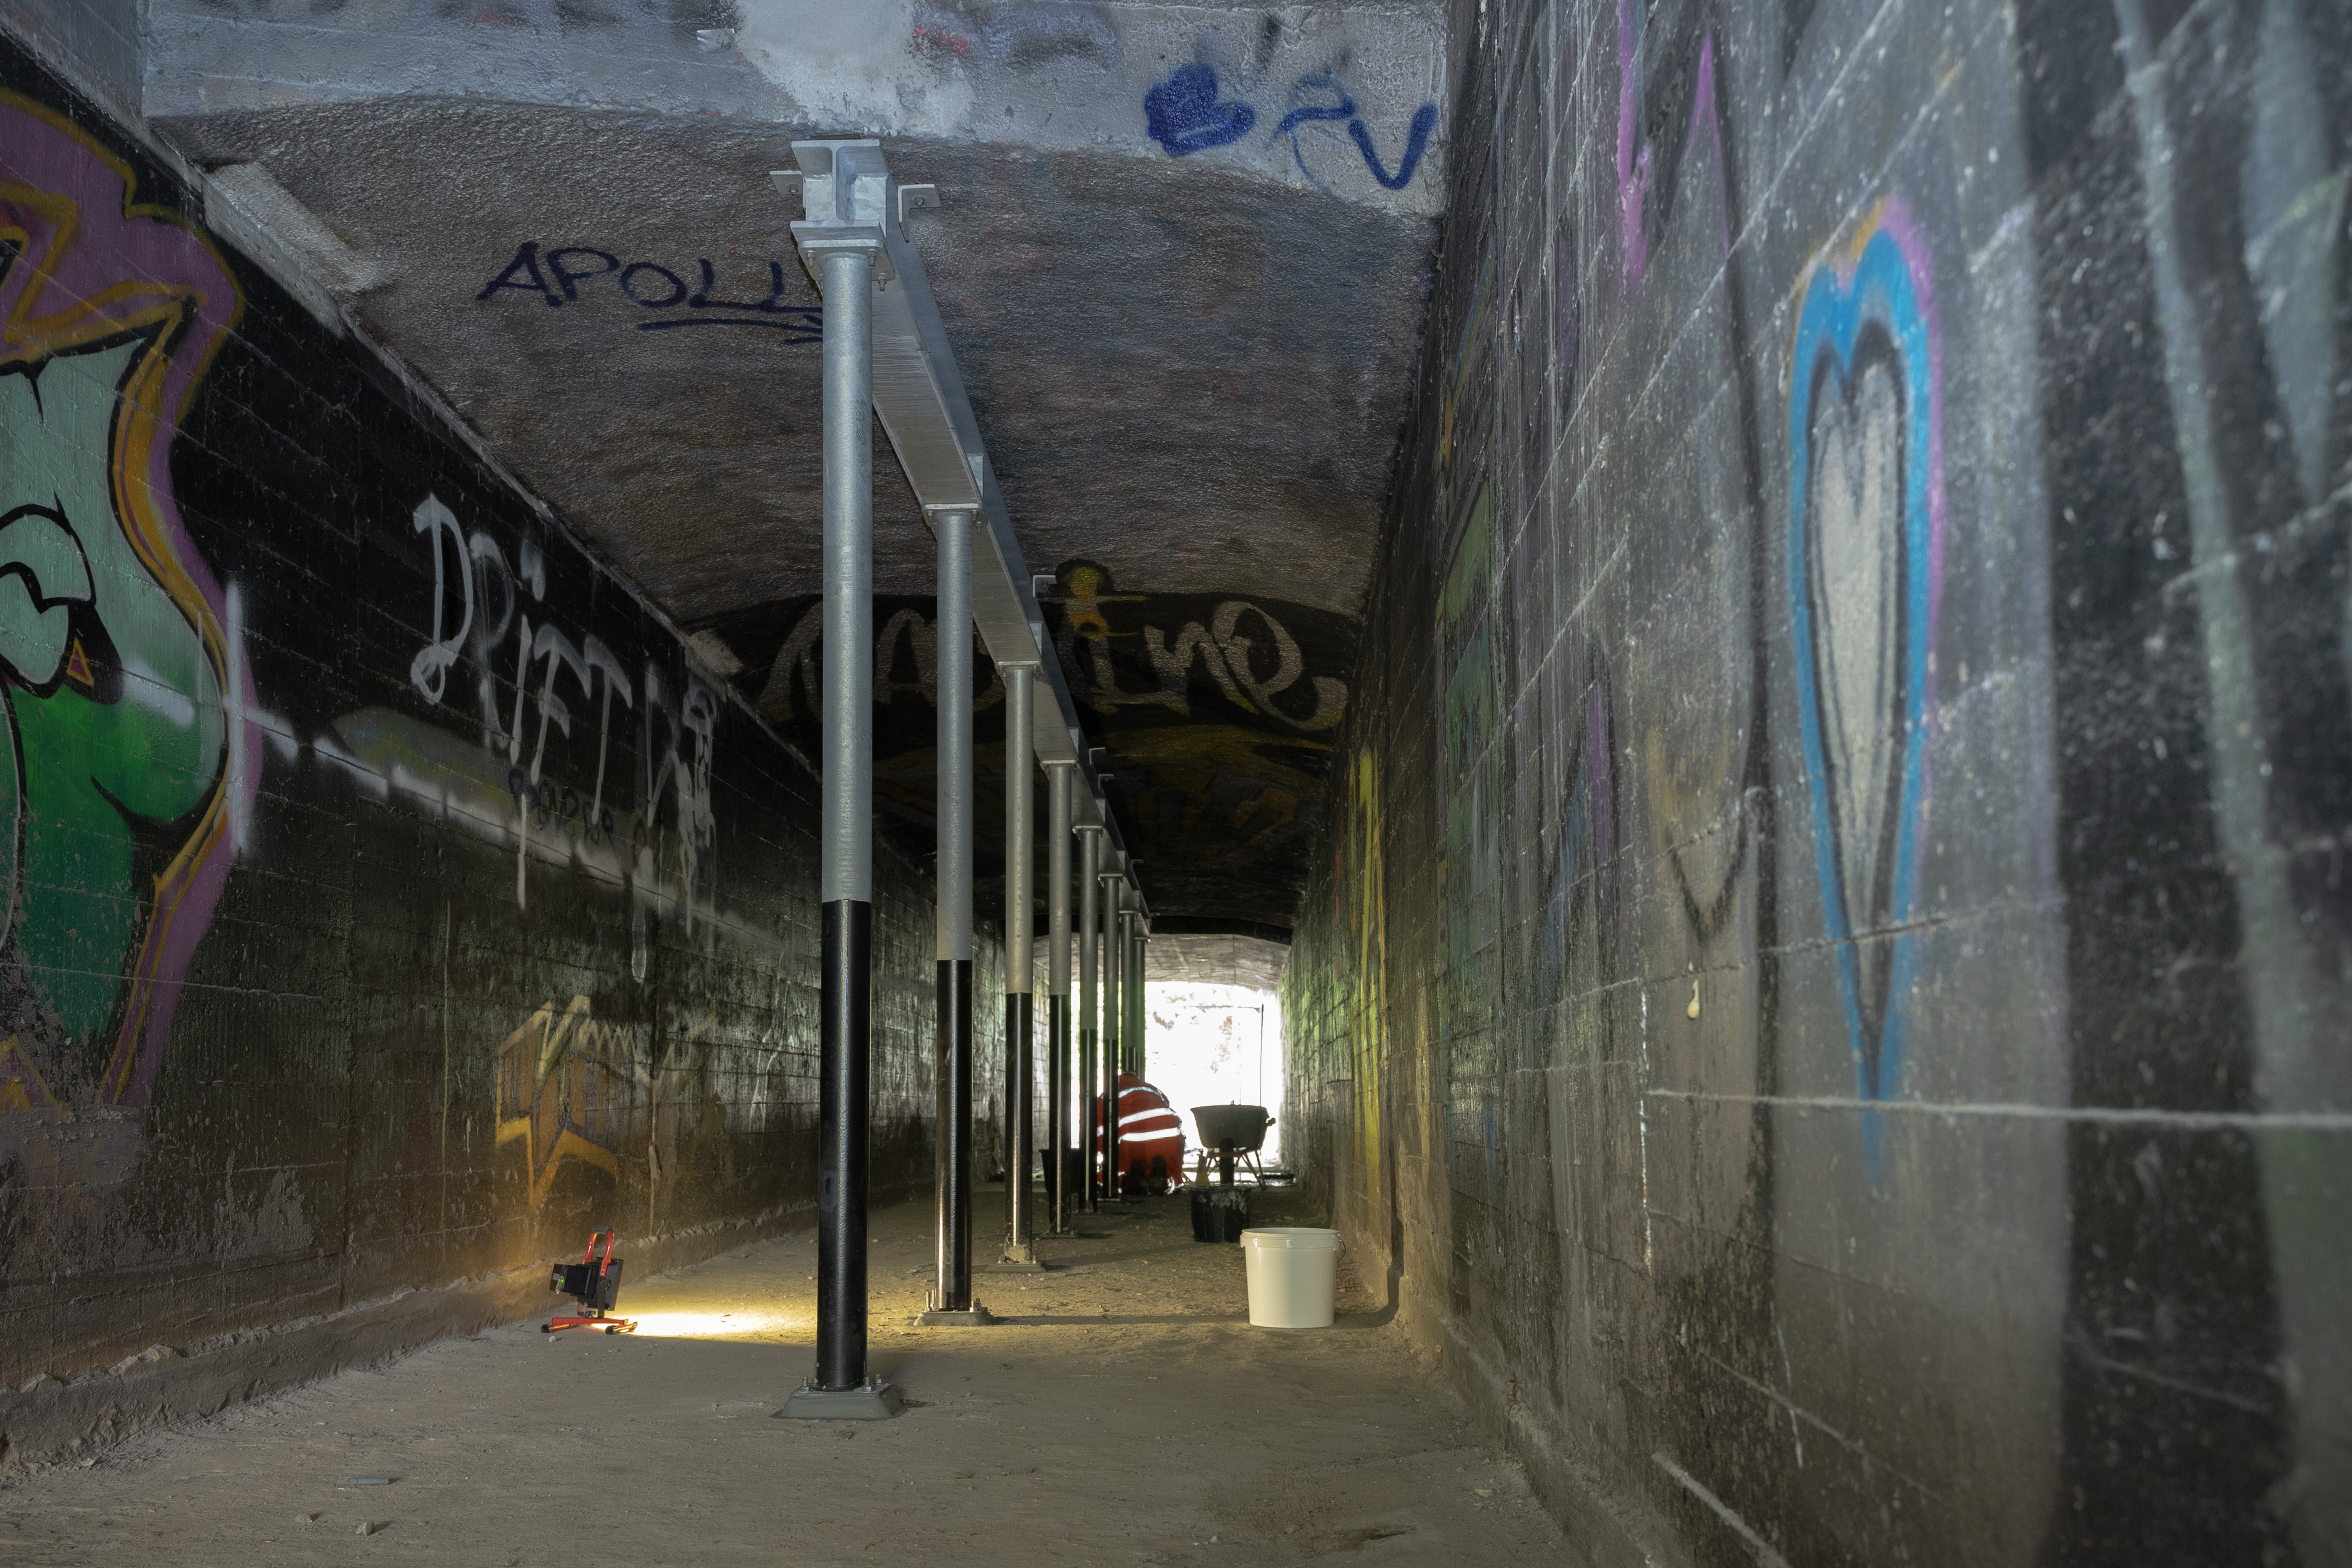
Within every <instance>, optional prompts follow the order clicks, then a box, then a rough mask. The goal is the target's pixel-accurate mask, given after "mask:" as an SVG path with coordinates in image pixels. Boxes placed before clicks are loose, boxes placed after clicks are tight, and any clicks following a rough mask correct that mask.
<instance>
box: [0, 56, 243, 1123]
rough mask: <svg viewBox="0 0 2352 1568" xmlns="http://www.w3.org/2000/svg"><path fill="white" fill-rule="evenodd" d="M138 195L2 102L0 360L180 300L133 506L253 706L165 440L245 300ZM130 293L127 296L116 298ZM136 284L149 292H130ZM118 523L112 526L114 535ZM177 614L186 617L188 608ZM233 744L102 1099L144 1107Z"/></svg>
mask: <svg viewBox="0 0 2352 1568" xmlns="http://www.w3.org/2000/svg"><path fill="white" fill-rule="evenodd" d="M136 184H137V180H136V176H135V175H133V174H131V170H130V167H129V166H128V165H127V164H126V163H122V162H121V161H120V160H118V159H116V158H114V157H113V156H112V155H110V153H106V152H105V151H104V150H103V149H101V148H100V147H99V146H98V145H97V144H96V143H95V142H91V141H90V140H89V139H88V138H86V137H84V136H83V135H82V134H81V133H80V132H78V131H76V130H75V129H74V128H73V127H72V126H71V125H69V124H68V123H67V122H66V121H63V120H61V119H59V118H58V117H57V116H55V115H53V114H52V113H51V112H50V111H48V110H46V109H45V108H43V107H42V106H41V105H39V104H37V103H36V102H33V101H32V100H27V99H25V98H22V97H20V96H18V95H16V94H14V93H0V214H5V217H6V219H7V220H8V221H9V222H10V223H11V224H12V225H13V226H16V227H18V228H19V229H21V230H22V231H23V232H24V233H25V234H26V236H27V237H28V239H29V240H30V241H31V243H28V244H27V245H26V247H24V249H23V251H22V252H21V253H20V254H19V255H18V256H17V257H16V258H15V260H14V261H13V263H12V264H11V265H10V266H9V267H8V268H6V270H5V273H0V323H5V324H0V363H14V362H16V361H17V360H20V359H25V358H46V357H47V355H48V354H49V353H51V352H53V350H54V349H55V347H57V346H58V344H57V343H56V342H53V341H52V340H53V338H54V337H57V336H62V335H65V334H69V333H79V332H84V331H88V330H89V325H90V324H92V323H96V324H99V326H100V330H103V328H104V327H105V326H107V325H112V324H117V323H120V324H122V325H130V324H131V323H133V322H135V321H137V320H138V319H139V318H140V317H142V316H144V315H148V314H151V313H152V312H153V311H155V310H158V309H159V307H164V306H165V302H167V301H173V300H176V301H178V302H179V308H180V309H181V310H183V311H184V321H185V323H186V328H185V330H184V331H179V332H174V333H172V334H170V335H169V336H167V338H165V339H163V340H160V341H159V342H158V345H157V347H156V348H155V349H154V350H152V351H151V353H161V354H163V356H164V368H163V377H162V384H161V387H160V390H159V394H158V395H157V396H156V399H155V402H154V405H152V407H151V408H149V409H147V410H146V411H145V412H146V413H147V415H148V416H150V417H151V418H152V432H151V433H149V435H148V438H147V449H146V452H145V454H144V458H145V461H144V463H143V470H144V471H143V474H142V481H143V488H144V491H145V495H144V497H143V500H144V501H145V504H146V506H147V507H148V508H149V509H152V519H153V521H154V522H155V523H157V524H158V525H159V526H160V529H161V531H162V533H163V538H164V540H165V541H166V542H168V544H169V547H170V552H171V562H170V564H171V565H172V566H173V567H175V568H176V569H177V570H178V572H179V573H180V574H182V575H183V576H184V578H185V580H186V582H187V584H188V585H189V587H190V588H191V589H192V590H193V591H194V594H195V595H196V597H197V598H198V599H199V600H200V601H201V603H202V605H203V607H204V610H205V619H206V620H207V621H208V622H209V625H208V626H207V625H201V624H200V625H199V626H198V627H197V628H196V629H197V631H198V634H199V637H200V638H201V639H202V641H203V643H204V646H205V652H206V653H207V655H208V656H210V657H211V658H213V659H214V661H215V676H216V677H218V678H219V680H220V684H221V687H222V689H223V690H224V691H226V690H227V689H228V685H229V670H228V668H226V667H228V666H230V665H234V667H235V668H236V671H237V675H238V680H237V685H238V687H239V690H238V692H237V700H242V701H244V702H245V703H246V704H247V705H248V706H257V705H258V704H257V696H256V693H255V690H254V688H253V683H252V678H251V674H250V672H249V670H247V668H246V663H245V660H244V658H242V656H241V655H242V650H238V652H237V655H236V657H231V656H230V654H229V651H228V650H227V648H226V634H225V633H224V631H223V626H224V625H225V624H226V612H227V605H226V596H225V595H224V594H223V592H222V590H221V585H220V584H219V582H218V581H217V580H216V579H215V577H214V575H213V574H212V570H211V568H210V566H209V565H208V564H207V563H205V559H204V556H203V555H202V554H201V553H200V552H198V550H197V549H196V546H195V542H194V539H193V538H191V537H190V535H189V533H188V529H187V524H186V521H185V520H184V519H183V518H182V517H181V515H180V508H179V502H178V499H177V497H176V494H175V492H174V491H173V484H172V445H173V438H174V437H176V436H177V435H178V433H179V424H180V418H181V416H182V415H183V414H184V412H185V411H186V408H187V405H188V403H189V401H190V399H191V397H192V396H193V395H194V391H195V387H196V384H197V383H198V381H199V380H201V379H202V377H203V376H204V374H205V371H206V370H207V369H208V368H209V367H210V365H211V363H212V360H213V357H214V355H215V353H217V352H218V350H219V348H220V345H221V344H222V342H225V341H226V338H227V336H228V333H229V331H230V330H231V328H233V327H234V326H235V325H236V321H237V319H238V317H239V316H240V315H241V313H242V312H243V310H244V300H243V296H242V295H241V294H240V293H239V291H238V289H237V288H236V283H235V281H234V280H233V279H231V278H230V276H229V273H228V269H227V268H226V265H225V264H224V263H223V262H222V260H221V258H220V256H219V254H218V253H217V252H216V251H215V250H214V249H213V247H212V246H211V244H210V243H209V242H208V241H206V240H205V238H204V237H203V236H202V235H201V234H199V233H198V232H196V230H195V227H194V225H193V224H191V223H189V221H188V220H187V219H186V218H184V217H183V216H181V215H180V214H179V213H177V212H176V211H174V210H173V209H172V208H170V207H168V206H166V205H163V204H160V203H154V202H141V201H138V200H137V199H136ZM126 283H128V284H131V285H133V287H131V288H129V289H126V288H124V287H123V286H124V285H125V284H126ZM142 284H145V285H152V288H151V289H142V288H139V287H136V285H142ZM53 295H54V296H57V297H59V298H60V299H61V300H62V303H60V304H59V305H58V308H57V309H56V310H51V311H48V312H47V313H46V314H38V313H37V312H36V308H37V305H40V304H45V303H47V300H48V298H49V297H50V296H53ZM126 424H135V421H127V420H124V419H121V418H118V419H117V421H116V423H115V428H114V430H113V431H112V432H111V433H110V437H109V439H110V442H112V443H114V449H113V450H112V451H110V454H109V458H108V462H109V467H110V468H113V467H115V466H117V465H118V464H119V463H120V462H121V458H122V453H121V443H123V442H124V441H125V440H126V439H127V438H128V437H126V436H125V434H124V426H125V425H126ZM117 521H118V525H121V522H122V521H123V520H121V519H120V518H118V520H117ZM165 587H166V588H167V590H168V589H169V587H170V584H169V583H168V581H167V582H166V583H165ZM173 597H174V598H175V599H176V598H178V595H173ZM181 608H182V609H183V611H185V610H186V609H187V608H188V606H187V605H185V604H182V605H181ZM243 739H244V742H245V745H246V750H247V754H246V756H245V758H244V759H243V762H244V763H245V766H244V767H242V768H241V769H236V770H232V769H230V768H229V767H228V766H227V765H226V763H227V761H228V759H227V758H226V755H224V758H223V763H224V765H223V768H222V773H221V779H220V782H219V783H218V784H216V785H215V789H214V793H213V796H212V798H211V800H210V801H208V802H207V803H206V805H205V808H204V815H203V816H202V818H201V819H200V823H199V826H198V827H197V828H196V829H195V831H194V833H193V834H192V835H191V837H190V838H189V840H188V841H187V843H186V844H185V845H184V847H183V848H182V851H181V856H180V857H179V858H175V860H174V862H173V866H172V868H170V869H169V870H167V871H166V872H165V873H164V874H163V876H162V877H160V878H158V879H157V880H156V886H155V895H154V899H153V901H152V904H151V905H150V906H149V909H148V916H147V930H146V931H145V933H144V935H143V936H142V939H141V942H140V950H139V955H138V958H137V960H136V961H135V963H134V964H133V967H132V970H131V976H130V979H129V985H130V994H129V996H128V998H127V999H126V1000H125V1002H124V1004H123V1020H122V1027H121V1034H120V1035H119V1036H118V1037H117V1039H116V1043H115V1047H114V1049H113V1052H112V1054H111V1056H110V1059H109V1061H108V1064H107V1068H106V1070H105V1073H104V1075H103V1076H102V1077H101V1078H100V1098H101V1099H111V1100H114V1101H115V1102H116V1103H120V1104H124V1105H128V1106H131V1107H134V1108H140V1109H143V1108H145V1106H146V1105H147V1104H148V1102H149V1100H150V1098H151V1096H152V1093H153V1089H154V1084H155V1079H156V1076H157V1074H158V1072H159V1071H160V1070H161V1068H162V1066H163V1047H164V1045H165V1043H166V1041H167V1040H168V1039H169V1038H170V1036H171V1028H172V1018H173V1014H174V1013H175V1012H176V1011H177V1010H178V1006H179V999H180V992H181V981H182V979H183V977H184V975H185V974H186V973H187V967H188V963H189V962H190V961H191V960H192V959H193V958H194V955H195V950H196V946H197V944H198V943H199V942H201V941H202V940H203V938H204V934H205V931H206V929H207V928H208V927H209V926H210V925H211V922H212V915H213V910H214V909H215V907H216V906H217V905H218V903H219V901H220V896H221V892H222V890H223V889H224V888H225V887H226V885H227V880H228V872H229V867H230V864H231V862H232V861H233V860H234V859H235V857H236V845H235V843H234V842H233V837H232V834H231V831H230V813H229V811H228V809H227V808H228V805H229V804H230V803H229V800H228V792H229V789H230V781H231V779H232V778H233V777H241V779H242V790H241V793H242V795H243V796H244V798H243V799H242V800H241V801H239V802H238V803H237V805H239V807H240V808H244V807H249V806H250V805H251V804H252V801H253V797H254V795H256V794H257V791H258V784H259V780H260V774H261V749H262V734H261V731H259V730H258V729H257V728H256V729H250V730H248V731H247V733H246V735H245V736H244V737H243ZM191 856H193V858H190V857H191Z"/></svg>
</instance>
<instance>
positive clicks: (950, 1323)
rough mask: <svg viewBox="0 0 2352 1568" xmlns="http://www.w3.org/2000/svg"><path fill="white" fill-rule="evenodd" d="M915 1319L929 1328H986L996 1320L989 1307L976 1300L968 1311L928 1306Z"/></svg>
mask: <svg viewBox="0 0 2352 1568" xmlns="http://www.w3.org/2000/svg"><path fill="white" fill-rule="evenodd" d="M915 1321H917V1322H919V1323H920V1324H922V1325H923V1327H925V1328H927V1329H984V1328H987V1327H988V1326H989V1325H990V1324H992V1323H993V1322H995V1321H996V1319H995V1318H994V1317H992V1315H990V1313H989V1310H988V1309H987V1308H985V1307H983V1306H982V1305H981V1304H980V1303H979V1302H977V1301H974V1302H973V1303H972V1304H971V1310H970V1311H968V1312H943V1311H941V1310H940V1309H939V1308H937V1307H926V1308H924V1309H923V1315H922V1316H921V1317H919V1318H917V1319H916V1320H915Z"/></svg>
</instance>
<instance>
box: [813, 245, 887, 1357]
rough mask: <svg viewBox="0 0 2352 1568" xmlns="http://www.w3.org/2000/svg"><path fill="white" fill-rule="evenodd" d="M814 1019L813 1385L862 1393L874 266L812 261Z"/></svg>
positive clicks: (849, 257)
mask: <svg viewBox="0 0 2352 1568" xmlns="http://www.w3.org/2000/svg"><path fill="white" fill-rule="evenodd" d="M823 265H824V647H825V652H826V654H827V655H828V656H829V657H828V658H826V659H825V671H824V814H823V827H822V834H823V837H822V843H823V846H824V848H823V851H822V854H823V866H822V868H821V871H820V876H819V880H820V882H821V883H822V888H821V890H820V892H819V895H818V896H819V898H820V900H822V902H823V905H824V916H823V923H824V938H823V942H824V972H823V973H824V978H823V981H822V983H821V990H822V1007H823V1013H824V1025H823V1041H822V1045H821V1047H820V1052H821V1054H820V1058H819V1067H818V1079H819V1088H818V1090H817V1098H818V1105H819V1107H820V1109H819V1111H818V1116H819V1121H820V1122H821V1126H822V1131H820V1133H819V1151H820V1152H819V1154H818V1161H819V1166H818V1173H817V1255H818V1256H817V1268H816V1272H817V1315H816V1386H817V1387H818V1388H819V1389H822V1390H837V1389H846V1388H856V1387H857V1386H858V1385H859V1384H863V1383H864V1382H865V1381H866V1095H867V1071H868V1062H869V1057H870V1052H871V1049H872V1046H873V1023H874V953H873V930H874V843H873V833H874V416H873V414H872V412H871V407H872V392H873V374H874V365H873V361H872V358H871V354H870V350H871V334H872V321H873V317H872V313H871V312H872V307H873V296H874V258H873V257H872V256H870V255H865V254H861V253H859V252H857V251H854V250H835V251H828V252H826V253H825V254H824V261H823Z"/></svg>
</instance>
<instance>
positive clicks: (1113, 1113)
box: [1102, 871, 1127, 1199]
mask: <svg viewBox="0 0 2352 1568" xmlns="http://www.w3.org/2000/svg"><path fill="white" fill-rule="evenodd" d="M1102 886H1103V974H1102V981H1103V1021H1102V1028H1103V1034H1102V1065H1103V1195H1104V1196H1106V1197H1108V1198H1113V1199H1116V1198H1118V1197H1119V1196H1120V1195H1121V1194H1120V1193H1119V1180H1118V1074H1119V1068H1121V1066H1122V1065H1124V1064H1123V1061H1122V1058H1121V1057H1120V1055H1119V1044H1118V1040H1119V1026H1120V1025H1121V1023H1122V1022H1124V1019H1123V1017H1122V1016H1121V1014H1120V1013H1119V1001H1118V999H1119V990H1120V985H1119V983H1120V981H1121V980H1123V979H1124V978H1125V977H1126V970H1127V965H1126V963H1124V962H1123V961H1122V960H1121V958H1120V956H1119V951H1118V935H1119V908H1120V905H1121V904H1122V903H1123V902H1124V901H1125V899H1126V889H1127V878H1126V876H1125V874H1124V873H1122V872H1118V871H1112V872H1108V873H1107V874H1106V875H1105V876H1104V877H1103V879H1102Z"/></svg>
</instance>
